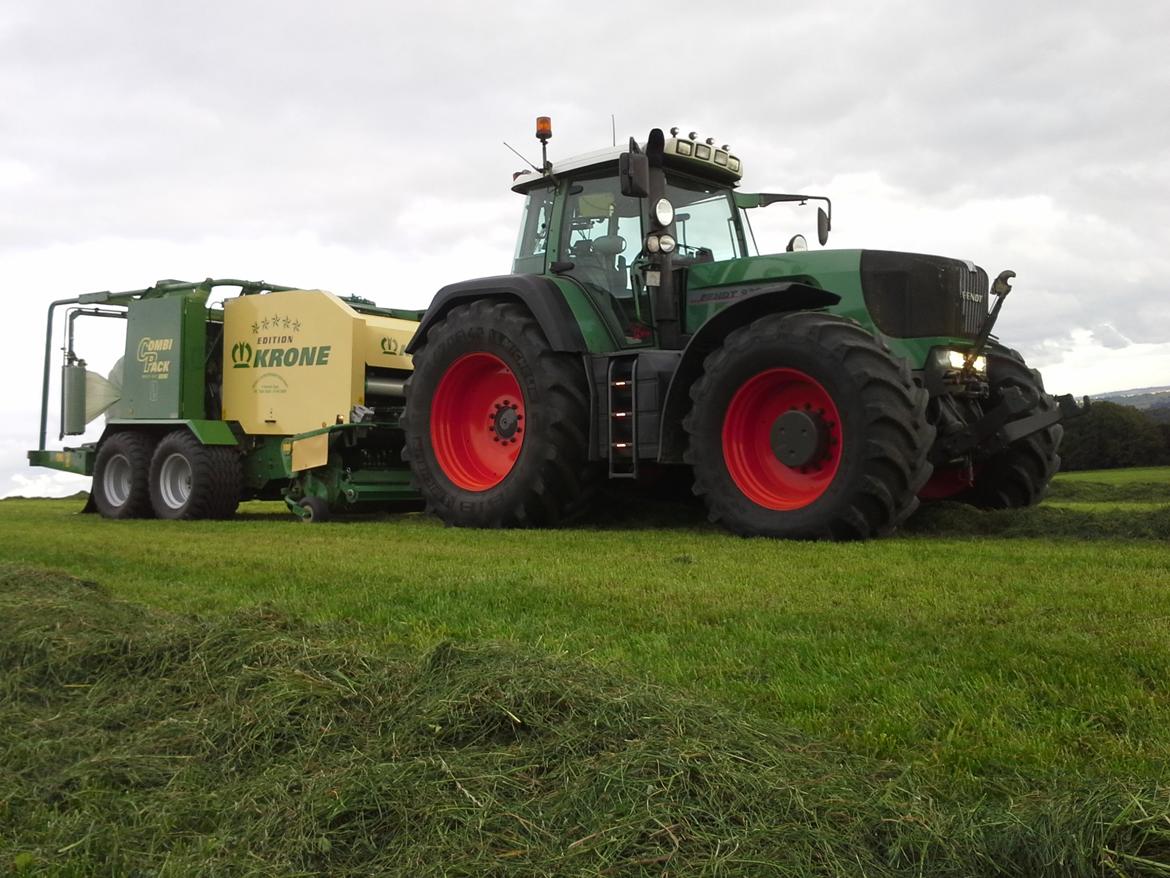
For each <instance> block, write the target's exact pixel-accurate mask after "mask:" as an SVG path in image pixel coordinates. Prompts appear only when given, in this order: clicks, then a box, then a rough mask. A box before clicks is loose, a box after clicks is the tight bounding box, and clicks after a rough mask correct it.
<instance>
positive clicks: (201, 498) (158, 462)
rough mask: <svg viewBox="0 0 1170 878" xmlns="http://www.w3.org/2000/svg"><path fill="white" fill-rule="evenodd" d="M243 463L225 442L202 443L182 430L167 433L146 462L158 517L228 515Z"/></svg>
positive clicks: (237, 494) (237, 493) (235, 500)
mask: <svg viewBox="0 0 1170 878" xmlns="http://www.w3.org/2000/svg"><path fill="white" fill-rule="evenodd" d="M243 479H244V473H243V464H242V462H241V460H240V454H239V452H238V451H237V450H236V449H235V448H234V447H231V446H227V445H204V444H203V443H202V442H200V441H199V440H198V439H196V438H195V436H193V435H192V434H191V433H189V432H188V431H186V430H175V431H174V432H171V433H168V434H167V435H166V436H164V437H163V438H162V441H161V442H159V443H158V447H157V448H155V450H154V456H153V458H152V459H151V462H150V502H151V505H152V506H153V507H154V514H155V515H157V516H158V517H159V518H170V519H180V518H181V519H195V518H230V517H231V515H232V514H233V513H234V512H235V511H236V507H237V506H238V505H239V503H240V490H241V485H242V484H243Z"/></svg>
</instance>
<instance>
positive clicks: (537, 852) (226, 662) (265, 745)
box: [0, 567, 1170, 878]
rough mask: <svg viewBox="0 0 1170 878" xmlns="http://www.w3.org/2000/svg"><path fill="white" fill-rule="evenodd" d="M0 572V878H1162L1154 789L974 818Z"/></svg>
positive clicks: (910, 774)
mask: <svg viewBox="0 0 1170 878" xmlns="http://www.w3.org/2000/svg"><path fill="white" fill-rule="evenodd" d="M366 635H368V632H359V631H355V630H354V628H353V627H352V626H340V625H337V624H334V625H332V626H328V627H318V626H312V625H306V624H303V623H300V622H297V621H295V620H293V619H291V618H290V617H288V616H286V615H284V614H282V613H279V612H276V611H274V610H272V609H267V608H261V609H253V610H250V611H245V612H241V613H237V614H229V615H226V616H225V615H219V616H217V617H213V618H198V617H192V616H189V615H187V616H175V615H171V614H166V613H162V612H159V611H152V610H145V609H142V608H139V607H136V606H132V605H128V604H125V603H122V602H119V601H116V600H111V599H110V598H109V597H108V596H107V595H106V594H105V593H104V590H102V589H100V588H98V587H97V586H95V585H94V584H92V583H85V582H77V581H73V580H70V579H68V578H67V577H63V576H60V575H56V574H45V573H40V572H37V571H32V570H29V569H26V568H20V567H5V568H0V768H3V771H0V871H4V870H9V869H11V871H13V872H15V873H16V874H20V875H39V874H52V875H60V874H70V875H109V874H119V875H123V874H124V875H131V874H142V875H146V874H150V875H160V876H186V875H194V874H199V875H233V876H234V875H308V874H328V875H363V876H364V875H370V874H394V875H399V874H410V875H467V876H482V875H548V874H558V875H663V874H670V875H702V874H711V875H728V876H733V875H751V876H757V875H785V876H801V875H821V876H823V875H839V876H846V875H848V876H856V875H868V876H901V875H915V876H925V875H930V876H969V875H984V874H987V875H991V874H997V875H1016V876H1029V878H1032V876H1036V878H1040V876H1070V878H1075V876H1082V875H1083V876H1090V875H1094V876H1095V875H1106V874H1108V875H1132V876H1138V875H1162V874H1165V869H1166V866H1165V864H1167V863H1170V799H1168V798H1167V790H1166V789H1165V788H1161V787H1159V786H1158V785H1156V784H1152V783H1151V784H1145V785H1133V784H1127V783H1124V782H1122V781H1120V780H1117V779H1109V780H1105V781H1100V780H1097V781H1090V780H1089V779H1087V778H1059V779H1058V778H1053V779H1052V780H1051V782H1049V783H1047V784H1045V785H1043V786H1041V787H1036V788H1034V789H1031V790H1030V791H1029V792H1028V793H1027V794H1024V795H1021V794H1019V792H1018V791H1017V790H1015V789H1013V788H1011V786H1010V785H1008V786H1006V787H1005V786H1003V785H988V786H987V788H986V789H985V790H984V791H983V793H982V794H981V795H979V796H977V797H961V796H960V797H956V796H955V794H954V791H952V790H948V789H946V788H940V787H938V786H935V785H932V784H931V783H930V782H929V781H927V780H924V779H923V778H922V777H921V776H920V775H918V774H916V773H915V772H914V771H913V770H912V769H908V768H907V767H906V766H904V765H898V764H895V763H891V762H889V761H884V760H876V759H872V758H867V757H859V756H856V755H850V754H846V753H844V752H842V751H841V750H840V749H838V748H836V747H833V746H829V745H826V744H824V743H822V742H819V741H815V740H810V739H809V738H808V737H807V736H803V735H798V734H794V733H791V732H789V731H785V730H783V729H778V728H776V727H775V726H773V725H771V724H762V723H760V722H759V720H758V718H752V717H750V716H747V715H745V714H743V713H742V712H740V711H735V710H727V709H724V708H719V707H714V706H712V705H711V704H709V703H704V702H701V701H696V700H694V699H691V698H689V697H686V696H680V695H679V694H678V693H676V692H673V691H669V690H665V689H663V688H662V687H658V686H651V685H646V684H645V683H641V682H638V681H634V680H631V679H629V678H628V677H625V676H623V675H621V674H615V673H613V672H612V671H610V670H607V669H605V668H601V667H599V666H597V665H596V664H595V663H592V662H589V661H587V660H581V659H578V658H571V657H566V656H563V655H550V654H549V653H547V652H546V651H544V650H540V649H534V648H530V647H519V646H507V645H501V644H495V645H482V644H481V645H458V644H454V643H450V642H445V643H441V644H439V645H437V646H435V647H434V648H433V649H431V650H430V651H429V652H428V653H427V654H425V655H422V656H419V655H418V654H417V653H415V652H413V651H411V650H406V651H399V652H388V651H387V650H385V649H382V650H379V651H376V652H372V651H370V649H369V648H368V647H366V646H363V645H362V644H363V643H366V642H368V636H366Z"/></svg>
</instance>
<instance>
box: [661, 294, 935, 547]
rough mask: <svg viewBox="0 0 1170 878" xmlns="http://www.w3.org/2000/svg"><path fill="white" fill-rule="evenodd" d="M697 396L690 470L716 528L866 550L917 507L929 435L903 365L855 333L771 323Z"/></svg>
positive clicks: (752, 331)
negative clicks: (844, 542)
mask: <svg viewBox="0 0 1170 878" xmlns="http://www.w3.org/2000/svg"><path fill="white" fill-rule="evenodd" d="M703 369H704V372H703V375H702V377H701V378H699V380H697V381H696V382H695V383H694V384H693V385H692V386H691V399H692V401H693V407H692V409H691V412H690V414H688V415H687V417H686V419H685V420H684V422H683V426H684V427H685V428H686V430H687V432H688V433H689V434H690V445H689V448H688V449H687V452H686V456H685V459H686V461H687V462H688V463H690V464H691V465H692V467H693V468H694V473H695V487H694V491H695V493H696V494H698V495H700V496H702V497H703V499H704V501H705V502H706V504H707V509H708V512H709V514H710V517H711V519H712V520H713V521H716V522H719V523H721V524H723V525H724V526H726V527H727V528H729V529H730V530H732V531H734V532H736V533H739V534H742V535H744V536H771V537H781V538H790V539H866V538H868V537H873V536H880V535H884V534H887V533H890V532H891V531H893V529H894V528H895V527H897V526H898V525H899V524H900V523H901V522H902V521H903V520H904V519H905V518H906V517H907V516H908V515H910V513H912V512H913V511H914V510H915V509H916V508H917V507H918V497H917V494H918V490H919V489H920V488H921V487H922V485H923V483H925V481H926V480H927V479H928V478H929V477H930V472H931V465H930V463H929V461H928V460H927V452H928V451H929V450H930V446H931V443H932V442H933V441H934V433H935V430H934V427H933V426H932V425H931V424H930V423H928V421H927V419H926V404H927V398H928V397H927V392H926V390H925V389H923V388H921V387H919V386H917V385H916V384H915V383H914V380H913V378H912V377H911V374H910V370H909V368H908V366H907V365H906V363H905V362H904V361H902V360H900V359H898V358H897V357H895V356H894V355H893V354H892V353H891V352H890V350H889V348H887V347H886V346H885V344H884V343H883V342H882V341H880V340H879V339H878V338H876V337H874V336H873V335H871V334H870V333H869V332H867V331H866V330H865V329H863V328H861V326H860V325H858V324H857V323H855V322H853V321H851V320H847V319H844V318H841V317H836V316H833V315H829V314H823V313H818V312H797V313H791V314H771V315H768V316H766V317H761V318H759V319H758V320H756V321H754V322H752V323H749V324H747V325H746V326H743V327H741V328H739V329H736V330H735V331H733V332H731V333H730V334H729V335H728V336H727V338H726V340H725V341H724V343H723V345H722V346H721V347H720V348H718V349H717V350H715V351H714V352H713V353H711V354H709V355H708V356H707V359H706V360H705V361H704V364H703Z"/></svg>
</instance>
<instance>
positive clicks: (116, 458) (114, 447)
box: [90, 432, 154, 518]
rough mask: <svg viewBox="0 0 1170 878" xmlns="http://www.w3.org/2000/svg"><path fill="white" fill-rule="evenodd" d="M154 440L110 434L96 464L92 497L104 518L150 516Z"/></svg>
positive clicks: (123, 433) (102, 446) (151, 438)
mask: <svg viewBox="0 0 1170 878" xmlns="http://www.w3.org/2000/svg"><path fill="white" fill-rule="evenodd" d="M153 451H154V440H153V437H151V436H150V435H149V434H146V433H134V432H122V433H114V434H113V435H112V436H107V437H106V438H105V439H104V440H103V441H102V444H101V447H100V448H99V449H98V453H97V460H96V461H94V466H93V488H92V491H91V493H90V499H91V500H92V501H93V504H94V506H96V507H97V511H98V512H100V513H101V515H102V517H103V518H149V517H150V516H151V515H152V514H153V512H152V510H151V506H150V455H151V452H153Z"/></svg>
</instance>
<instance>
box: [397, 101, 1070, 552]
mask: <svg viewBox="0 0 1170 878" xmlns="http://www.w3.org/2000/svg"><path fill="white" fill-rule="evenodd" d="M537 137H538V138H539V139H540V141H541V144H542V152H543V154H544V157H543V159H542V166H541V167H539V168H537V167H536V166H535V165H534V166H533V171H531V172H522V173H521V174H518V175H517V176H516V178H515V179H514V185H513V190H514V191H515V192H518V193H519V194H521V195H523V196H524V198H525V209H524V215H523V220H522V224H521V228H520V234H519V240H518V244H517V249H516V256H515V262H514V265H513V273H512V274H510V275H504V276H499V277H488V278H481V279H478V280H470V281H464V282H461V283H457V284H453V285H450V286H447V287H444V288H443V289H442V290H440V291H439V293H438V294H437V296H436V297H435V299H434V301H433V302H432V304H431V306H430V307H429V309H428V310H427V311H426V313H425V315H424V316H423V318H422V321H421V325H420V326H419V328H418V330H417V331H416V332H415V334H414V337H413V339H412V340H411V342H410V344H409V346H408V347H407V349H406V350H407V352H408V353H409V354H411V355H412V356H413V373H412V374H411V376H410V378H409V380H408V381H407V383H406V388H405V389H406V412H405V417H404V419H403V427H404V430H405V434H406V437H405V439H406V441H405V449H404V452H403V458H404V459H406V460H407V461H408V462H409V464H410V467H411V469H412V471H413V474H414V482H415V486H416V487H417V489H418V490H419V491H420V492H421V494H422V496H423V498H424V499H425V501H426V503H427V506H428V508H429V509H430V510H432V511H433V512H434V513H435V514H436V515H438V516H439V517H440V518H442V519H443V520H444V521H445V522H447V523H449V524H453V525H457V526H465V527H525V526H544V525H554V524H557V523H559V522H562V521H565V520H567V519H569V518H571V517H572V516H574V515H576V514H577V513H579V512H581V511H582V510H584V509H585V508H586V507H587V506H588V505H589V502H590V500H591V498H592V497H593V496H594V494H595V493H596V489H597V488H598V486H599V485H600V484H601V482H602V481H603V480H604V479H606V478H609V479H640V480H643V481H645V482H650V481H661V480H663V479H672V478H674V479H688V480H693V490H694V493H695V494H697V495H699V496H701V497H702V499H703V501H704V502H705V503H706V506H707V509H708V511H709V513H710V517H711V519H712V520H714V521H717V522H719V523H721V524H723V525H724V526H726V527H727V528H729V529H730V530H732V531H734V532H736V533H739V534H743V535H748V536H757V535H759V536H771V537H785V538H829V539H865V538H869V537H874V536H880V535H883V534H888V533H890V532H891V531H893V530H894V529H895V528H896V527H897V526H898V525H899V524H900V523H901V522H902V521H904V520H905V519H906V517H907V516H908V515H910V513H912V512H913V511H914V510H915V509H916V508H917V506H918V505H919V502H920V500H923V499H925V500H931V499H942V498H947V499H951V500H956V501H959V502H964V503H969V504H972V505H974V506H978V507H983V508H1015V507H1023V506H1029V505H1032V504H1034V503H1036V502H1038V501H1039V500H1040V499H1041V498H1042V497H1043V495H1044V493H1045V489H1046V487H1047V485H1048V483H1049V480H1050V479H1051V478H1052V476H1053V474H1054V473H1055V472H1056V470H1057V468H1058V466H1059V463H1060V458H1059V456H1058V453H1057V452H1058V446H1059V444H1060V439H1061V433H1062V427H1061V425H1060V420H1061V418H1062V416H1063V415H1064V414H1068V413H1070V412H1071V411H1072V410H1075V404H1074V403H1073V402H1072V399H1071V397H1069V398H1061V399H1060V400H1057V399H1055V398H1053V397H1052V396H1050V395H1048V394H1047V393H1045V391H1044V385H1043V382H1042V380H1041V378H1040V375H1039V373H1038V372H1036V371H1035V370H1033V369H1029V368H1028V366H1027V365H1026V364H1025V362H1024V361H1023V359H1022V358H1021V357H1020V355H1019V354H1018V353H1016V352H1015V351H1013V350H1011V349H1009V348H1008V347H1005V346H1003V345H1002V344H1000V343H999V342H998V341H997V340H996V339H995V337H994V336H992V335H991V330H992V328H993V326H994V323H995V320H996V317H997V316H998V315H999V311H1000V308H1001V306H1002V305H1003V302H1004V299H1005V298H1006V296H1007V294H1008V293H1009V291H1010V289H1011V286H1010V280H1011V278H1012V277H1013V276H1014V273H1013V272H1010V271H1005V272H1003V273H1001V274H1000V275H999V277H998V278H997V279H996V280H995V282H994V283H989V278H988V274H987V273H986V272H985V271H984V270H983V269H982V268H980V267H978V266H976V265H974V264H972V263H970V262H965V261H963V260H959V259H949V258H941V257H936V256H926V255H919V254H913V253H895V252H887V251H877V250H823V251H818V252H812V251H809V250H808V249H807V245H806V244H805V243H804V241H803V238H801V237H800V236H796V237H795V238H794V239H793V240H792V241H790V242H789V245H788V248H787V251H786V252H784V253H777V254H774V255H751V250H750V249H749V245H751V244H754V240H753V237H754V236H753V233H752V230H751V223H750V216H751V215H752V212H753V211H757V210H761V209H763V208H765V207H767V206H768V205H770V204H774V203H783V202H790V203H796V204H801V205H803V204H807V203H808V202H810V201H823V202H824V203H825V206H826V207H819V208H818V210H817V217H818V223H817V225H818V237H819V240H820V243H821V245H822V246H824V245H825V244H826V242H827V240H828V235H829V231H830V229H831V227H832V205H831V203H830V202H829V200H828V199H826V198H821V197H819V196H809V195H796V194H769V193H744V192H740V191H738V190H737V188H736V187H737V184H738V181H739V180H740V178H741V176H742V163H741V161H740V159H739V158H738V157H737V156H735V155H733V154H731V153H730V152H729V150H728V148H727V147H726V146H722V147H720V146H716V145H715V142H714V141H712V140H710V139H708V140H705V141H704V140H700V139H698V138H697V137H696V136H695V135H694V134H692V135H691V136H689V137H686V136H679V133H678V131H677V129H672V131H671V135H670V136H669V137H668V136H666V135H664V133H663V132H662V131H661V130H659V129H655V130H653V131H651V132H650V135H649V138H648V140H647V142H646V144H645V146H644V147H639V145H638V144H637V143H636V142H635V141H634V140H633V139H631V140H630V143H629V146H628V147H627V148H625V149H621V148H614V149H612V150H607V151H603V152H599V153H594V154H590V155H587V156H583V157H580V158H577V159H571V160H568V161H564V162H558V163H556V164H555V165H554V164H552V163H550V162H549V161H548V159H547V142H548V139H549V138H550V137H551V125H550V123H549V121H548V119H547V117H541V119H539V120H538V123H537ZM826 208H827V209H826ZM991 296H995V297H996V298H997V301H996V303H995V305H994V307H993V308H989V298H990V297H991Z"/></svg>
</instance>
